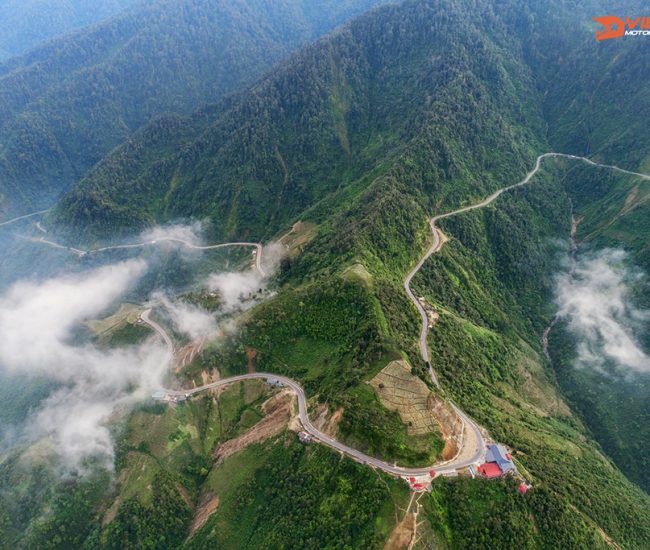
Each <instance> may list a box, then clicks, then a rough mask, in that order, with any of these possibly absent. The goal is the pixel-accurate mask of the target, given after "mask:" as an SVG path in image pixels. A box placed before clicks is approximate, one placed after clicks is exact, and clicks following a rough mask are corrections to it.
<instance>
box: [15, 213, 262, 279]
mask: <svg viewBox="0 0 650 550" xmlns="http://www.w3.org/2000/svg"><path fill="white" fill-rule="evenodd" d="M31 215H33V214H31ZM13 221H15V220H13ZM6 223H10V222H6ZM39 229H40V230H41V231H42V232H44V233H47V231H46V230H45V229H44V228H43V227H42V226H39ZM19 237H20V238H22V239H27V240H29V241H32V242H35V243H41V244H46V245H48V246H52V247H54V248H60V249H62V250H68V251H70V252H72V253H73V254H76V255H77V256H79V257H82V256H86V255H88V254H100V253H102V252H106V251H108V250H123V249H130V248H144V247H146V246H156V245H159V244H160V243H176V244H180V245H182V246H185V247H187V248H191V249H192V250H215V249H217V248H226V247H229V246H250V247H253V248H255V268H256V269H257V271H258V272H259V273H260V275H262V277H266V272H265V271H264V268H263V267H262V253H263V247H262V245H261V244H260V243H252V242H235V243H220V244H210V245H206V246H201V245H196V244H193V243H191V242H189V241H185V240H183V239H177V238H174V237H162V238H160V239H154V240H151V241H145V242H141V243H132V244H118V245H115V246H103V247H101V248H93V249H90V250H81V249H79V248H74V247H72V246H65V245H63V244H59V243H57V242H54V241H51V240H48V239H46V238H45V237H24V236H21V235H19Z"/></svg>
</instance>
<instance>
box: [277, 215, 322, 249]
mask: <svg viewBox="0 0 650 550" xmlns="http://www.w3.org/2000/svg"><path fill="white" fill-rule="evenodd" d="M316 227H318V226H317V225H316V224H315V223H312V222H302V221H301V222H296V223H294V224H293V227H292V228H291V231H289V232H288V233H285V234H284V235H283V236H282V237H280V243H281V244H283V245H284V246H286V247H287V249H288V250H287V251H288V253H289V255H290V256H293V255H295V254H297V253H299V252H300V251H301V250H302V248H303V247H304V246H305V245H306V244H307V243H308V242H309V241H311V240H312V239H313V238H314V236H315V235H316Z"/></svg>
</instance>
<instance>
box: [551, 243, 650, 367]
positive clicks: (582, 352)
mask: <svg viewBox="0 0 650 550" xmlns="http://www.w3.org/2000/svg"><path fill="white" fill-rule="evenodd" d="M627 259H628V258H627V255H626V253H625V252H624V251H622V250H615V249H605V250H602V251H600V252H597V253H588V254H586V255H584V256H583V257H581V258H580V259H579V260H578V262H577V264H576V267H575V271H574V273H573V274H570V273H566V274H562V275H560V276H559V277H558V279H557V294H556V300H557V305H558V307H559V311H558V317H559V318H560V319H565V320H566V321H567V322H568V327H569V330H570V331H571V332H572V334H573V335H574V336H575V337H576V338H577V340H578V347H577V352H578V356H577V360H576V366H578V367H583V368H595V369H599V370H602V371H603V372H605V371H604V368H605V366H606V365H612V366H614V367H615V368H616V369H618V370H620V371H621V373H623V374H631V373H650V356H648V354H647V353H646V351H644V349H643V348H642V346H641V344H640V338H639V335H640V333H641V331H643V330H644V326H646V327H647V323H648V321H649V320H650V311H647V310H643V309H640V308H638V307H636V306H635V305H634V301H633V299H632V291H633V288H634V286H635V285H639V284H642V283H643V282H644V281H645V276H644V275H643V273H641V272H640V271H639V270H637V269H634V268H632V267H629V266H628V265H627V264H628V263H627Z"/></svg>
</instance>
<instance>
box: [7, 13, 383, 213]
mask: <svg viewBox="0 0 650 550" xmlns="http://www.w3.org/2000/svg"><path fill="white" fill-rule="evenodd" d="M376 3H379V2H377V1H375V0H350V1H347V2H339V1H330V0H328V1H325V2H319V3H316V4H313V3H311V2H308V1H304V0H284V1H282V2H269V1H267V0H246V1H244V0H237V1H223V0H182V1H180V2H178V1H176V0H174V1H171V0H157V1H155V2H148V3H144V4H141V5H140V7H139V8H138V9H134V10H132V11H130V12H129V13H126V14H124V15H121V16H118V17H116V18H114V19H111V20H108V21H106V22H104V23H102V24H100V25H98V26H94V27H90V28H88V29H84V30H81V31H79V32H77V33H75V34H72V35H70V36H67V37H64V38H61V39H59V40H55V41H52V42H49V43H47V44H45V45H42V46H40V47H38V48H36V49H34V50H32V51H30V52H29V53H27V54H25V55H24V56H21V57H14V58H11V59H8V60H6V61H5V62H4V63H2V64H0V97H2V105H1V106H0V133H2V135H3V140H2V143H1V144H0V182H1V183H0V213H4V214H7V213H10V212H18V213H23V212H25V211H29V210H36V209H38V208H43V207H47V206H50V205H51V204H52V202H53V201H54V199H55V197H56V196H57V194H58V193H59V192H61V191H62V190H65V189H66V188H67V187H68V186H69V185H70V184H72V183H73V182H74V181H76V180H77V179H78V178H80V177H81V176H82V175H83V173H84V172H85V171H86V170H87V169H88V168H89V167H90V166H92V165H93V164H94V163H95V162H97V161H98V160H99V159H100V158H102V157H103V156H104V155H105V154H106V153H108V152H109V151H110V150H111V149H112V148H113V147H114V146H116V145H117V144H119V143H120V142H122V141H123V140H124V139H126V138H127V137H128V136H129V135H130V134H131V133H132V132H133V131H134V130H136V129H137V128H138V127H139V126H140V125H141V124H143V123H144V122H146V121H148V120H150V119H151V118H152V117H153V116H155V115H157V114H159V113H162V112H167V111H171V112H181V113H187V112H190V111H192V110H194V109H196V108H197V107H198V106H200V105H203V104H205V103H209V102H212V101H216V100H217V99H219V98H221V97H223V96H224V95H226V94H228V93H230V92H233V91H235V90H237V89H239V88H241V87H242V86H244V85H246V84H249V83H250V82H252V81H253V80H254V79H255V78H257V77H259V76H260V75H261V74H262V73H263V72H265V71H267V70H268V69H269V68H270V67H271V66H272V65H273V64H274V63H275V62H277V61H278V60H280V59H282V58H284V57H286V56H287V55H288V54H289V53H290V52H291V51H292V50H294V49H295V48H296V47H298V46H300V45H301V44H303V43H304V42H306V41H309V40H311V39H313V38H315V37H317V36H319V35H321V34H323V33H326V32H328V31H329V30H331V29H332V28H333V27H335V26H336V25H337V24H339V23H341V22H342V21H344V20H345V19H346V18H348V17H350V16H352V15H355V14H357V13H360V12H361V11H364V10H366V9H368V8H369V7H371V6H373V5H375V4H376Z"/></svg>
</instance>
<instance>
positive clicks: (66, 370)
mask: <svg viewBox="0 0 650 550" xmlns="http://www.w3.org/2000/svg"><path fill="white" fill-rule="evenodd" d="M199 230H200V226H197V225H194V226H172V227H167V228H157V229H153V230H150V231H148V232H146V233H144V234H143V235H141V236H140V239H139V240H138V241H137V242H149V243H151V241H158V240H167V239H179V240H180V241H183V242H187V243H191V244H192V245H199V244H200V242H201V240H200V238H199V237H198V236H197V232H198V231H199ZM33 246H34V247H39V246H44V245H42V244H39V243H34V244H33ZM161 247H166V248H167V249H168V250H172V251H173V250H176V249H180V248H183V249H185V248H186V247H184V246H183V244H181V243H178V242H171V243H170V242H166V243H164V244H162V245H161ZM138 250H140V249H137V250H135V251H131V249H129V255H130V256H131V257H129V258H127V259H121V260H120V261H118V260H116V258H115V257H114V256H111V255H110V254H111V252H109V253H108V255H107V257H106V262H105V263H106V264H107V265H99V266H97V265H96V264H95V265H92V266H86V268H85V269H82V268H77V269H75V272H74V273H65V274H61V273H58V272H56V273H55V274H53V275H52V276H50V277H40V278H29V279H21V280H19V281H17V282H14V283H13V284H12V285H11V286H9V287H8V288H7V289H6V290H5V291H2V293H0V334H2V340H1V341H0V372H1V373H4V374H5V375H6V376H9V377H11V378H13V379H14V380H15V379H16V378H17V377H18V378H23V379H24V380H27V381H29V380H32V379H33V380H38V381H39V383H40V382H42V380H43V379H45V380H50V381H51V382H52V385H53V388H54V389H53V390H52V391H51V392H50V393H49V395H48V396H47V397H46V398H45V399H43V400H41V401H40V402H39V403H38V404H35V407H34V409H33V410H32V412H31V413H30V414H29V415H28V417H27V418H26V419H22V420H21V422H15V423H13V424H10V425H5V426H2V427H0V440H2V439H3V438H4V447H5V448H6V446H7V444H15V443H18V442H20V443H24V444H31V443H34V442H36V441H44V442H45V443H46V447H45V448H47V449H48V450H49V452H50V453H54V454H55V455H56V456H57V457H58V459H59V461H58V463H60V464H61V465H62V467H63V469H64V470H65V471H77V472H84V471H85V470H86V469H87V467H88V465H89V464H91V463H92V464H93V465H96V464H99V465H101V466H103V467H105V468H107V469H109V470H110V469H112V468H113V462H114V460H113V459H114V440H113V437H114V433H115V432H114V430H113V427H114V424H115V420H116V419H117V418H119V417H120V416H122V413H124V412H128V410H129V409H130V408H131V407H133V406H134V405H135V404H137V403H139V402H142V401H144V400H146V399H149V398H150V396H151V393H152V392H153V391H156V390H158V389H160V388H162V387H164V383H165V376H166V375H168V374H169V373H170V372H171V371H172V369H171V366H172V359H173V358H172V356H171V354H170V352H169V350H168V349H167V348H166V347H165V345H164V343H163V342H162V339H160V338H159V336H158V335H157V334H156V333H155V332H153V331H152V333H151V336H150V337H148V338H146V340H144V341H141V342H139V343H137V344H133V345H129V346H122V347H110V348H106V347H105V346H100V345H99V344H98V343H95V342H94V340H93V339H89V338H87V337H86V338H83V337H82V336H80V328H81V327H82V326H83V322H84V321H87V320H92V319H101V318H102V317H103V316H106V315H107V314H110V313H111V312H112V311H113V310H114V308H115V307H116V306H117V305H118V304H119V303H120V302H123V301H128V300H133V299H134V297H137V298H136V299H137V300H138V301H139V300H140V299H142V301H143V302H144V301H145V300H148V304H147V306H145V305H144V304H143V306H142V307H143V309H144V308H145V307H149V306H153V307H155V308H161V310H164V312H165V320H166V321H165V322H166V323H169V328H172V329H173V331H174V333H175V334H177V335H179V336H181V337H182V338H187V339H189V340H197V339H211V338H213V337H214V336H215V335H216V334H218V333H219V332H220V329H222V331H221V332H223V328H224V326H219V323H220V322H221V321H220V319H222V317H223V315H224V314H225V315H226V316H228V315H229V314H232V313H236V312H238V311H241V310H243V309H246V308H248V307H250V306H251V305H252V304H254V303H256V302H257V301H258V300H259V299H260V298H259V291H260V290H262V289H264V288H265V284H266V281H267V279H268V277H269V276H270V275H271V274H272V273H273V272H274V271H275V269H276V268H277V266H278V265H279V261H280V259H281V256H282V253H283V247H282V246H280V245H276V244H271V245H269V246H266V247H264V251H263V257H262V260H263V261H262V266H263V272H264V276H263V275H262V273H260V271H259V270H257V269H253V268H252V266H253V265H254V263H255V259H256V258H255V257H254V256H253V255H252V254H251V252H252V248H251V250H250V251H248V250H243V251H240V252H239V253H238V254H237V255H236V257H237V258H239V259H238V260H237V261H238V262H241V259H244V263H249V265H250V266H251V269H249V270H245V271H243V272H237V271H232V272H216V273H210V272H205V271H204V269H205V267H206V265H208V266H209V265H210V263H212V262H211V261H207V262H201V271H200V272H199V273H198V277H199V285H200V286H201V287H202V288H203V289H207V290H210V291H212V292H216V293H217V294H219V296H220V299H221V306H220V308H219V311H217V312H209V311H207V310H204V309H202V308H201V307H199V306H197V305H194V304H190V303H187V302H184V301H183V300H182V299H179V298H177V297H176V292H177V291H178V289H177V288H176V289H175V288H173V287H169V286H167V285H166V284H165V286H164V287H161V286H158V288H156V285H155V282H156V281H159V280H161V281H165V282H166V281H168V280H169V277H166V278H162V279H161V278H160V275H159V274H158V271H159V269H160V266H161V264H160V262H159V261H158V259H157V258H156V257H155V256H153V257H152V255H151V254H150V253H151V251H152V249H151V247H146V248H143V249H141V252H140V253H138ZM154 250H155V247H154ZM142 251H145V252H142ZM102 254H103V253H102ZM188 254H190V255H191V256H192V258H193V259H196V257H197V256H201V255H202V254H209V253H207V252H201V251H197V250H189V249H188ZM134 255H136V257H132V256H134ZM183 255H184V253H183ZM207 257H208V258H210V256H207ZM246 258H249V259H248V260H246ZM82 261H83V259H82ZM193 261H194V260H193ZM162 265H163V266H164V267H167V266H166V265H165V264H162ZM195 265H198V264H194V263H192V264H191V265H190V267H189V268H188V267H187V266H185V268H182V269H195V268H194V266H195ZM219 265H220V266H221V269H223V264H219ZM239 265H242V263H239ZM213 269H214V267H213ZM138 288H140V289H142V288H144V289H148V290H145V292H147V295H144V294H142V292H140V291H137V292H135V294H134V289H138ZM224 323H227V324H228V332H229V333H230V334H232V321H231V320H228V321H224ZM81 334H83V333H82V332H81ZM1 406H3V405H2V404H1V403H0V407H1ZM39 448H41V446H40V445H39ZM89 460H90V462H89Z"/></svg>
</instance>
